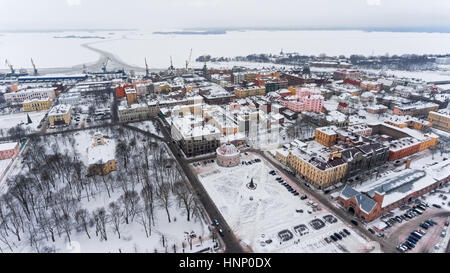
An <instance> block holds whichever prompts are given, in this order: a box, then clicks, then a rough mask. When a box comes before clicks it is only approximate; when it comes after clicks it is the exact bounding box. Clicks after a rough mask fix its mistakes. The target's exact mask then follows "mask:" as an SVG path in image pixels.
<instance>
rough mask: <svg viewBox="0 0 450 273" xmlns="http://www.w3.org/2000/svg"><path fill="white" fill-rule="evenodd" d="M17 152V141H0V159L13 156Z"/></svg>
mask: <svg viewBox="0 0 450 273" xmlns="http://www.w3.org/2000/svg"><path fill="white" fill-rule="evenodd" d="M18 154H19V142H7V143H0V160H4V159H9V158H15V157H16V156H17V155H18Z"/></svg>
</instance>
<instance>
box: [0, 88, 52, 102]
mask: <svg viewBox="0 0 450 273" xmlns="http://www.w3.org/2000/svg"><path fill="white" fill-rule="evenodd" d="M55 96H56V93H55V88H54V87H51V88H31V89H25V90H20V91H16V92H11V93H5V94H4V97H5V101H6V103H9V104H12V103H22V102H24V101H26V100H33V99H38V100H42V99H50V100H53V99H54V98H55Z"/></svg>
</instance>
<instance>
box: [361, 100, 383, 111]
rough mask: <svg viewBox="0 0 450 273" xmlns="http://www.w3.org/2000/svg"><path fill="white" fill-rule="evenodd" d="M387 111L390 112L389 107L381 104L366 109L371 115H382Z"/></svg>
mask: <svg viewBox="0 0 450 273" xmlns="http://www.w3.org/2000/svg"><path fill="white" fill-rule="evenodd" d="M361 99H362V97H361ZM387 110H388V108H387V106H384V105H381V104H374V105H370V106H367V107H366V111H367V112H368V113H371V114H382V113H386V112H387Z"/></svg>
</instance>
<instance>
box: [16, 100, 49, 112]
mask: <svg viewBox="0 0 450 273" xmlns="http://www.w3.org/2000/svg"><path fill="white" fill-rule="evenodd" d="M22 106H23V110H24V111H26V112H29V111H40V110H44V109H49V108H50V107H52V101H51V100H50V99H48V98H47V99H32V100H25V101H24V102H23V103H22Z"/></svg>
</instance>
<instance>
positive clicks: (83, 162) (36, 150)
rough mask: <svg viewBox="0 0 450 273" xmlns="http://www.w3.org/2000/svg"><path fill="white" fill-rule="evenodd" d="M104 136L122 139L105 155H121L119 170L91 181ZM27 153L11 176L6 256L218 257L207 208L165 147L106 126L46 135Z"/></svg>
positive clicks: (2, 239) (0, 233)
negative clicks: (96, 142) (96, 147)
mask: <svg viewBox="0 0 450 273" xmlns="http://www.w3.org/2000/svg"><path fill="white" fill-rule="evenodd" d="M99 133H101V134H102V135H103V136H104V137H105V138H108V140H109V139H110V140H114V141H115V143H116V145H115V146H114V147H113V146H111V147H107V148H105V149H112V151H114V150H115V152H114V155H115V159H116V162H117V169H116V170H115V171H113V172H111V173H109V174H107V175H104V176H86V169H87V167H88V166H87V164H88V163H89V158H88V156H87V152H88V149H89V148H90V146H91V145H92V143H93V136H94V134H99ZM107 143H109V141H107ZM111 143H114V142H112V141H111ZM25 149H26V150H24V151H23V152H22V153H21V155H19V158H18V159H16V162H17V164H15V165H14V169H13V170H11V171H10V172H9V173H8V177H7V178H6V177H5V180H7V181H8V186H9V188H8V193H7V194H6V195H3V196H2V199H1V200H0V209H1V211H2V214H1V217H2V219H1V220H2V221H1V223H2V224H1V225H0V251H1V252H116V253H117V252H172V253H173V252H198V251H202V250H203V251H208V252H209V251H213V249H214V246H215V245H216V244H215V242H213V240H212V237H211V234H210V231H209V229H208V224H207V223H206V221H205V218H204V217H205V216H204V213H203V210H202V207H201V204H200V203H199V202H198V201H197V200H196V199H195V196H194V194H193V192H192V190H190V187H189V186H188V184H187V181H186V180H185V178H184V175H183V174H182V173H180V172H179V170H178V168H177V167H176V165H175V161H174V160H173V159H172V158H171V155H170V153H169V152H168V149H167V147H166V146H165V144H164V143H162V142H159V141H156V140H153V139H149V138H147V137H146V136H143V135H142V134H139V133H136V132H135V131H131V130H128V129H124V128H121V127H106V128H103V129H100V130H84V131H79V132H76V133H74V134H72V133H67V134H62V135H52V136H45V137H39V138H36V139H33V140H30V141H29V143H27V145H26V148H25ZM147 164H148V166H147ZM69 165H70V166H71V167H70V168H69V167H68V166H69ZM167 166H171V167H170V168H167ZM18 192H20V193H22V194H23V195H20V196H19V195H17V193H18ZM31 193H33V195H31ZM188 214H189V216H188ZM6 224H7V225H6ZM208 248H209V249H208ZM207 249H208V250H207Z"/></svg>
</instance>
